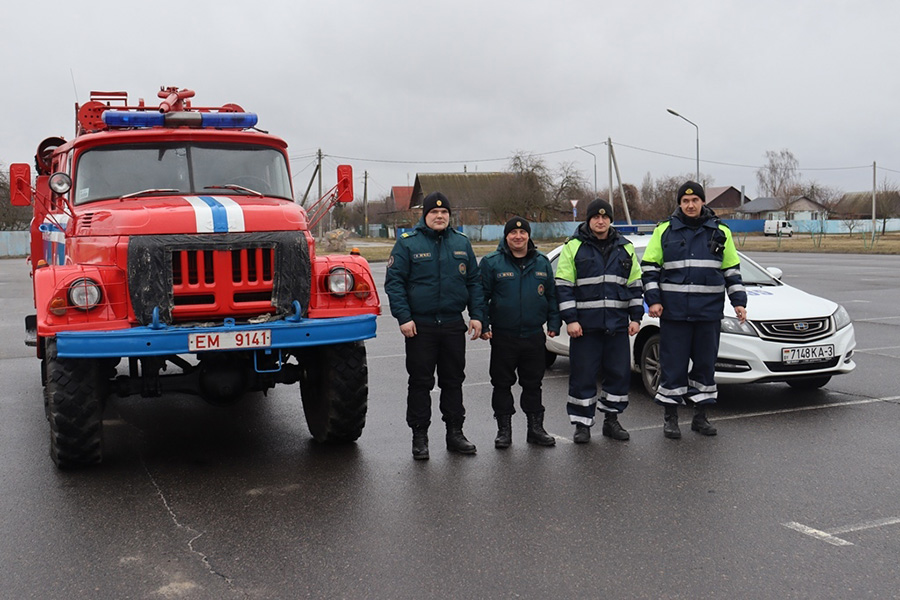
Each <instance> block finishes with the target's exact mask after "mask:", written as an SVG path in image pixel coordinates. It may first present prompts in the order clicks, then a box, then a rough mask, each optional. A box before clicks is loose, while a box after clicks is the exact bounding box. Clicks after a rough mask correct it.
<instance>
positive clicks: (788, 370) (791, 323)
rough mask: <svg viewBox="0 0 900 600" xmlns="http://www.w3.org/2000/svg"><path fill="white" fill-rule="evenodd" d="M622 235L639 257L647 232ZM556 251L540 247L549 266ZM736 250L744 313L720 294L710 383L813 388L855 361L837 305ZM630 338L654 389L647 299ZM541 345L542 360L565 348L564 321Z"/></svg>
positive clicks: (654, 342) (655, 341)
mask: <svg viewBox="0 0 900 600" xmlns="http://www.w3.org/2000/svg"><path fill="white" fill-rule="evenodd" d="M629 239H630V240H631V241H632V243H633V244H634V250H635V254H636V255H637V256H638V258H640V257H641V256H643V254H644V250H645V248H646V247H647V243H648V242H649V241H650V236H633V237H630V238H629ZM561 251H562V246H558V247H556V248H554V249H553V250H552V251H550V252H549V253H548V254H547V256H548V258H550V262H551V264H552V265H553V272H554V273H555V272H556V265H557V262H558V260H559V254H560V252H561ZM739 254H740V253H739ZM740 257H741V276H742V278H743V280H744V286H745V287H746V288H747V315H748V317H749V318H748V320H747V322H746V323H744V324H741V323H740V322H739V321H738V320H737V318H736V317H735V315H734V310H733V309H732V307H731V305H730V304H729V303H728V300H727V299H726V301H725V318H724V319H722V337H721V341H720V343H719V357H718V360H717V361H716V382H717V383H720V384H723V383H753V382H756V383H765V382H775V381H783V382H786V383H787V384H788V385H790V386H792V387H795V388H799V389H817V388H820V387H822V386H823V385H825V384H826V383H828V382H829V381H830V380H831V377H832V376H834V375H841V374H843V373H849V372H850V371H852V370H853V369H855V368H856V363H854V362H853V350H854V348H856V338H855V337H854V333H853V324H852V323H851V322H850V315H849V314H848V313H847V311H846V310H845V309H844V307H843V306H841V305H839V304H836V303H834V302H832V301H831V300H826V299H825V298H820V297H818V296H813V295H812V294H807V293H806V292H804V291H802V290H798V289H797V288H795V287H791V286H789V285H787V284H786V283H784V282H782V281H781V276H782V271H781V269H777V268H774V267H772V268H769V269H764V268H762V267H761V266H760V265H758V264H757V263H755V262H753V261H752V260H751V259H749V258H748V257H746V256H744V255H743V254H740ZM631 345H632V352H631V361H632V362H631V364H632V368H633V369H634V370H635V371H638V372H640V373H641V379H642V381H643V383H644V388H645V389H646V390H647V393H648V394H650V395H651V396H653V395H655V394H656V388H657V386H658V384H659V319H656V318H653V317H650V316H648V315H647V314H646V304H645V312H644V318H643V320H642V321H641V330H640V332H639V333H638V334H637V335H636V336H634V337H632V338H631ZM546 348H547V366H550V365H551V364H553V361H554V360H556V357H557V356H568V355H569V336H568V335H566V327H565V323H563V327H562V331H561V332H560V335H559V336H557V337H555V338H551V337H548V338H547V346H546Z"/></svg>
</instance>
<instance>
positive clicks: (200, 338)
mask: <svg viewBox="0 0 900 600" xmlns="http://www.w3.org/2000/svg"><path fill="white" fill-rule="evenodd" d="M271 345H272V332H271V331H270V330H269V329H257V330H254V331H217V332H210V333H191V334H188V348H189V349H190V351H191V352H203V351H204V350H235V349H239V348H265V347H267V346H271Z"/></svg>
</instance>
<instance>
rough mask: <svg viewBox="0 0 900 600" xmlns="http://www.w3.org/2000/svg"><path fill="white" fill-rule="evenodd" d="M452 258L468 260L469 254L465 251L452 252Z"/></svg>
mask: <svg viewBox="0 0 900 600" xmlns="http://www.w3.org/2000/svg"><path fill="white" fill-rule="evenodd" d="M453 256H455V257H456V258H469V253H468V252H466V251H465V250H454V251H453Z"/></svg>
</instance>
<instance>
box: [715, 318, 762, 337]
mask: <svg viewBox="0 0 900 600" xmlns="http://www.w3.org/2000/svg"><path fill="white" fill-rule="evenodd" d="M722 333H734V334H736V335H752V336H754V337H759V334H757V333H756V330H755V329H753V326H752V325H750V322H749V321H744V322H743V323H741V321H740V320H739V319H737V318H736V317H725V318H724V319H722Z"/></svg>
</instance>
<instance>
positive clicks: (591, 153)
mask: <svg viewBox="0 0 900 600" xmlns="http://www.w3.org/2000/svg"><path fill="white" fill-rule="evenodd" d="M575 148H576V149H577V150H581V151H582V152H587V153H588V154H590V155H591V156H593V157H594V196H596V195H597V155H596V154H594V153H593V152H591V151H590V150H587V149H585V148H582V147H581V146H575Z"/></svg>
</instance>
